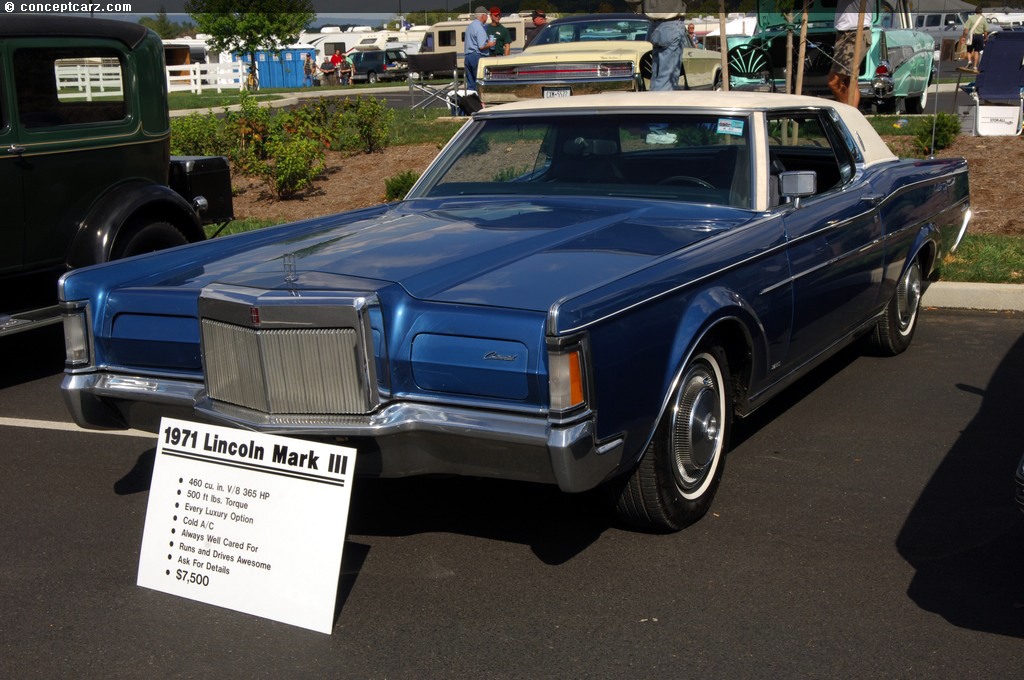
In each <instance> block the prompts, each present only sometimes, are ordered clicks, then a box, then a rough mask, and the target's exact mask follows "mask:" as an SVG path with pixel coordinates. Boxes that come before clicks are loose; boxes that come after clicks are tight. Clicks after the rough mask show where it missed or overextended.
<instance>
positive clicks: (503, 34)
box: [487, 7, 512, 57]
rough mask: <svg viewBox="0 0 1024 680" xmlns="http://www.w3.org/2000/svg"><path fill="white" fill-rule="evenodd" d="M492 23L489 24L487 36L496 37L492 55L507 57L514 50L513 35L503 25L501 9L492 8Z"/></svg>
mask: <svg viewBox="0 0 1024 680" xmlns="http://www.w3.org/2000/svg"><path fill="white" fill-rule="evenodd" d="M490 14H491V23H489V24H487V36H488V37H490V38H493V39H494V47H492V48H491V56H492V57H507V56H508V55H509V52H511V51H512V36H511V35H510V34H509V32H508V29H507V28H505V27H504V26H502V25H501V10H500V9H498V8H497V7H492V8H491V12H490Z"/></svg>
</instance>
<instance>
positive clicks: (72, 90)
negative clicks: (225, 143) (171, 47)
mask: <svg viewBox="0 0 1024 680" xmlns="http://www.w3.org/2000/svg"><path fill="white" fill-rule="evenodd" d="M247 68H248V65H247V64H246V63H244V62H233V63H230V64H220V63H217V64H181V65H179V66H168V67H167V91H168V92H194V93H196V94H201V93H202V92H204V91H208V90H214V91H216V92H221V91H222V90H241V89H242V88H243V87H244V86H245V77H246V75H247V72H246V69H247ZM54 72H55V77H56V78H57V93H58V94H57V97H58V99H61V100H76V99H77V100H85V101H90V102H91V101H94V100H97V99H111V98H121V97H123V96H124V90H123V87H122V84H121V76H122V74H121V66H120V65H119V64H118V63H117V62H116V61H114V62H113V63H112V64H111V63H98V62H86V63H77V64H71V63H59V64H57V65H56V66H55V67H54Z"/></svg>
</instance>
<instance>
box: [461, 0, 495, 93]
mask: <svg viewBox="0 0 1024 680" xmlns="http://www.w3.org/2000/svg"><path fill="white" fill-rule="evenodd" d="M474 14H476V18H475V19H473V20H472V21H470V22H469V26H468V27H467V28H466V52H465V61H464V62H463V64H464V65H463V70H464V71H465V73H466V89H467V90H472V91H473V92H476V67H477V64H478V63H480V57H486V56H487V55H489V54H490V53H491V48H492V47H494V39H493V38H489V37H487V29H486V28H484V24H486V23H487V17H488V12H487V8H486V7H483V6H481V7H477V8H476V12H474Z"/></svg>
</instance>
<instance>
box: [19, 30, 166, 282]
mask: <svg viewBox="0 0 1024 680" xmlns="http://www.w3.org/2000/svg"><path fill="white" fill-rule="evenodd" d="M8 49H9V50H10V55H9V56H10V63H11V64H12V66H13V81H14V91H15V101H16V110H15V115H14V116H13V122H14V127H15V129H16V133H17V135H18V139H19V142H20V144H21V146H22V147H24V149H25V151H24V153H23V155H22V163H21V169H22V174H23V182H24V185H23V186H24V191H25V220H26V225H27V226H26V231H25V261H26V264H32V265H35V266H59V265H61V264H62V263H63V262H64V261H65V258H66V255H67V252H68V248H69V246H70V244H71V243H72V241H73V239H74V236H75V233H76V232H77V229H78V226H79V224H80V223H81V221H82V220H83V219H84V218H85V217H86V216H87V215H88V212H89V209H90V207H91V206H92V204H93V203H94V202H95V201H96V200H97V199H98V198H99V197H101V196H102V195H104V193H105V192H107V191H109V190H110V188H111V187H113V186H116V185H117V184H118V183H124V182H130V181H133V180H144V181H146V182H150V183H158V184H164V183H166V181H167V175H166V173H167V159H166V139H165V137H163V136H162V135H161V134H144V132H143V130H142V124H143V122H142V120H141V115H140V111H139V110H133V107H132V106H130V103H129V102H130V96H129V95H130V93H131V91H132V88H133V87H136V85H135V83H134V82H133V79H132V78H131V77H129V75H130V74H133V72H132V71H130V70H129V68H128V64H129V58H130V57H129V55H128V54H127V51H126V50H127V48H126V47H125V46H124V45H123V44H121V43H119V42H117V41H114V40H107V39H88V40H86V39H77V38H68V39H64V40H62V41H61V42H60V44H55V42H54V40H53V39H52V38H51V39H44V38H35V37H32V38H20V39H18V40H12V41H11V43H10V44H9V45H8ZM147 132H148V131H147ZM162 134H163V135H165V134H166V132H162Z"/></svg>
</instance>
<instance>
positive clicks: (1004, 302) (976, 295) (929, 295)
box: [921, 281, 1024, 312]
mask: <svg viewBox="0 0 1024 680" xmlns="http://www.w3.org/2000/svg"><path fill="white" fill-rule="evenodd" d="M921 304H923V305H924V306H926V307H939V308H943V309H987V310H999V311H1012V312H1024V285H1018V284H1013V283H964V282H959V281H936V282H934V283H931V284H929V286H928V288H927V290H925V293H924V297H922V298H921Z"/></svg>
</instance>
